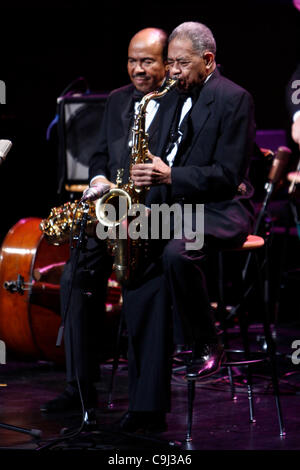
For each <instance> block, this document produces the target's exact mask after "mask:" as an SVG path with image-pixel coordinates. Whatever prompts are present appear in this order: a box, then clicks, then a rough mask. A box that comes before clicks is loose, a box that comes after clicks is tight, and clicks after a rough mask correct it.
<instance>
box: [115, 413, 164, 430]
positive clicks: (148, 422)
mask: <svg viewBox="0 0 300 470" xmlns="http://www.w3.org/2000/svg"><path fill="white" fill-rule="evenodd" d="M117 429H118V430H119V431H123V432H163V431H166V430H167V423H166V416H165V413H163V412H157V411H127V413H125V414H124V415H123V416H122V418H121V420H120V421H119V422H118V423H117Z"/></svg>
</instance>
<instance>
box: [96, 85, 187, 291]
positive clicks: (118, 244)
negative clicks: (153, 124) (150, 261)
mask: <svg viewBox="0 0 300 470" xmlns="http://www.w3.org/2000/svg"><path fill="white" fill-rule="evenodd" d="M177 81H178V80H177V79H171V78H169V79H168V80H166V82H165V85H164V87H163V89H162V90H161V91H153V92H150V93H148V94H147V95H145V96H144V97H143V98H142V100H141V102H140V104H139V108H138V112H137V114H136V116H135V119H134V125H133V127H132V149H131V156H130V168H131V167H132V166H133V165H135V164H138V163H146V162H147V159H148V157H147V154H148V141H149V136H148V134H147V132H146V130H145V119H146V108H147V106H148V103H149V102H150V101H151V100H153V99H158V98H162V97H163V96H164V95H165V94H166V93H168V91H170V90H171V89H172V88H173V87H174V86H175V85H176V83H177ZM123 173H124V169H119V170H118V173H117V181H116V183H117V184H116V187H115V188H112V189H110V191H108V192H107V193H105V194H104V195H103V196H102V197H101V198H100V199H98V201H97V203H96V217H97V219H98V221H99V222H100V223H101V224H102V225H104V226H105V227H108V228H109V229H112V228H114V239H110V240H109V246H110V249H111V251H112V254H113V256H114V264H113V269H114V271H115V276H116V279H117V281H118V282H120V283H121V284H122V285H129V284H131V283H132V281H133V280H134V279H135V278H136V276H137V273H138V269H139V267H140V260H141V258H143V249H144V243H143V241H142V240H141V239H140V238H138V239H132V238H131V237H130V236H127V237H126V238H124V237H120V236H119V235H120V231H121V229H122V233H124V225H125V230H126V227H127V228H128V224H129V221H130V217H129V216H128V211H129V210H130V209H131V207H132V206H133V205H135V206H136V207H137V206H141V207H142V206H143V204H144V202H145V196H146V193H147V191H148V189H149V188H147V187H146V188H145V187H143V188H140V187H136V186H135V185H134V183H133V181H132V179H131V177H130V176H129V179H128V182H127V183H126V184H123V181H122V176H123ZM109 207H112V208H114V210H113V211H111V210H109Z"/></svg>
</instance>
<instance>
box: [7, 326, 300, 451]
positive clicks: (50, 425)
mask: <svg viewBox="0 0 300 470" xmlns="http://www.w3.org/2000/svg"><path fill="white" fill-rule="evenodd" d="M261 333H262V331H261V328H260V326H259V325H257V326H256V327H253V329H252V332H251V335H252V338H253V343H255V345H256V347H260V344H261V341H260V340H261ZM275 333H276V344H277V358H278V370H279V379H280V391H281V405H282V412H283V418H284V423H285V429H286V436H285V437H280V435H279V426H278V419H277V413H276V406H275V400H274V397H273V395H272V386H271V381H270V378H269V376H268V369H267V368H266V367H265V366H260V367H259V368H257V369H256V370H255V371H254V404H255V417H256V422H255V423H250V422H249V408H248V398H247V387H246V384H245V380H244V379H245V378H244V375H243V371H242V369H239V368H235V369H234V370H233V373H234V380H235V384H236V393H237V400H236V401H232V400H231V395H230V387H229V382H228V376H227V369H222V370H221V372H220V373H218V374H217V375H215V376H212V377H211V378H210V379H206V381H202V382H200V381H199V382H198V383H197V387H196V397H195V405H194V423H193V440H192V441H191V442H189V443H187V442H185V432H186V412H187V386H186V381H185V379H184V375H183V372H182V370H181V367H180V363H175V365H174V369H173V379H172V412H171V413H169V414H168V417H167V422H168V430H167V431H166V432H163V433H161V434H156V435H154V434H152V435H150V434H147V435H145V434H135V435H134V434H122V433H118V432H116V431H115V429H114V423H116V421H117V420H118V419H119V418H120V417H121V416H122V414H123V413H124V412H125V411H126V410H127V368H126V361H124V360H123V361H122V362H121V364H120V367H119V370H118V373H117V375H116V378H115V386H114V393H113V402H114V406H113V408H108V406H107V403H108V390H109V384H110V378H111V364H110V363H109V362H106V363H103V364H101V365H100V367H101V373H102V380H101V381H100V382H99V384H98V385H97V389H98V397H99V406H98V409H97V421H98V423H97V426H96V429H95V430H94V431H89V430H87V429H85V428H84V429H83V431H82V432H80V433H79V434H77V436H76V435H75V436H74V437H68V438H66V436H65V435H63V434H62V429H64V428H68V429H72V430H75V431H76V430H78V429H79V428H80V425H81V423H82V414H81V413H80V412H78V413H76V412H68V413H65V414H48V415H47V414H42V413H41V412H40V410H39V407H40V405H41V404H42V403H44V402H45V401H47V400H50V399H52V398H54V397H55V396H56V395H57V394H58V393H60V392H61V391H62V390H63V389H64V386H65V382H64V380H65V373H64V370H63V368H62V367H58V366H55V365H53V364H51V363H47V362H40V361H37V362H24V361H21V360H18V359H16V358H13V357H10V356H11V354H8V357H7V361H6V364H4V365H1V366H0V383H1V387H0V423H2V424H3V423H5V424H8V425H12V426H17V427H22V428H25V429H36V430H40V431H41V436H40V437H38V438H33V437H31V436H30V435H27V434H24V433H20V432H16V431H14V430H7V429H4V428H3V427H0V451H5V450H6V451H8V450H10V451H23V453H24V452H26V451H38V452H43V451H45V450H47V451H49V450H61V449H64V450H72V451H75V450H78V451H80V450H91V451H92V450H93V451H99V452H104V453H105V455H106V456H107V458H109V456H110V455H111V456H115V455H116V454H117V453H122V452H124V453H128V452H129V453H131V454H132V455H134V453H136V452H137V451H138V452H143V451H144V452H149V453H150V454H151V453H153V452H154V453H156V454H159V453H162V454H166V453H168V454H172V453H174V452H175V453H176V452H184V453H185V454H186V451H192V450H198V451H225V450H226V451H236V452H237V451H270V450H271V451H287V450H288V451H295V450H299V448H300V411H299V410H300V365H296V364H293V362H292V358H291V355H292V353H293V352H294V351H295V350H294V349H292V347H291V345H292V342H293V341H294V340H297V339H298V340H299V341H300V328H299V325H298V326H297V325H288V326H280V327H277V328H276V332H275ZM232 338H234V332H233V333H232ZM298 356H299V358H300V354H299V355H298Z"/></svg>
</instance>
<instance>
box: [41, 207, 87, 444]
mask: <svg viewBox="0 0 300 470" xmlns="http://www.w3.org/2000/svg"><path fill="white" fill-rule="evenodd" d="M75 214H76V211H75V213H74V218H75ZM88 214H89V205H88V203H85V204H84V210H83V217H82V219H81V223H80V231H79V234H78V236H77V237H76V238H75V237H73V240H74V239H76V240H77V243H76V246H75V247H74V248H73V247H72V245H71V249H75V250H76V251H75V255H74V262H73V269H72V282H71V286H70V290H69V295H68V300H67V303H66V306H65V310H64V312H63V315H62V322H61V325H60V327H59V331H58V335H57V340H56V346H60V345H61V342H62V338H63V333H64V325H65V323H66V318H67V313H68V311H69V307H70V300H71V294H72V290H73V280H74V273H75V271H76V268H77V265H78V259H79V254H80V252H81V251H82V250H83V248H84V243H85V238H86V236H85V231H86V226H87V221H88ZM71 243H72V240H71ZM70 331H71V334H72V328H70ZM70 344H71V348H72V349H73V341H72V339H71V341H70ZM71 354H72V352H71ZM74 362H75V361H74ZM75 368H76V362H75ZM75 370H76V380H77V386H78V392H79V395H80V399H81V404H82V414H83V420H82V423H81V425H80V426H79V428H76V429H74V430H69V432H68V429H62V431H61V434H62V436H61V437H57V438H53V439H51V440H50V442H47V443H46V444H44V445H41V446H40V447H39V448H38V449H36V450H44V449H48V448H50V447H52V446H54V445H55V444H57V443H59V442H62V441H65V440H67V439H71V438H74V437H76V436H77V435H79V434H80V433H81V431H82V430H83V429H84V426H86V425H88V426H89V425H91V424H92V425H93V424H95V422H94V421H93V419H91V417H90V414H89V410H87V409H86V408H85V404H84V399H83V398H82V394H81V387H80V381H79V378H78V373H77V369H75Z"/></svg>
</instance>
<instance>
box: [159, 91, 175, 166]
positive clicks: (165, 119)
mask: <svg viewBox="0 0 300 470" xmlns="http://www.w3.org/2000/svg"><path fill="white" fill-rule="evenodd" d="M177 102H178V94H177V93H176V91H175V90H174V91H171V92H170V93H169V94H168V95H167V96H166V97H165V98H163V100H162V102H161V106H160V110H159V128H160V129H161V132H160V136H159V141H158V145H157V155H158V156H161V158H163V157H164V150H165V148H166V145H167V144H168V143H169V135H170V129H171V125H172V121H173V119H174V116H175V111H176V107H177Z"/></svg>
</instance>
